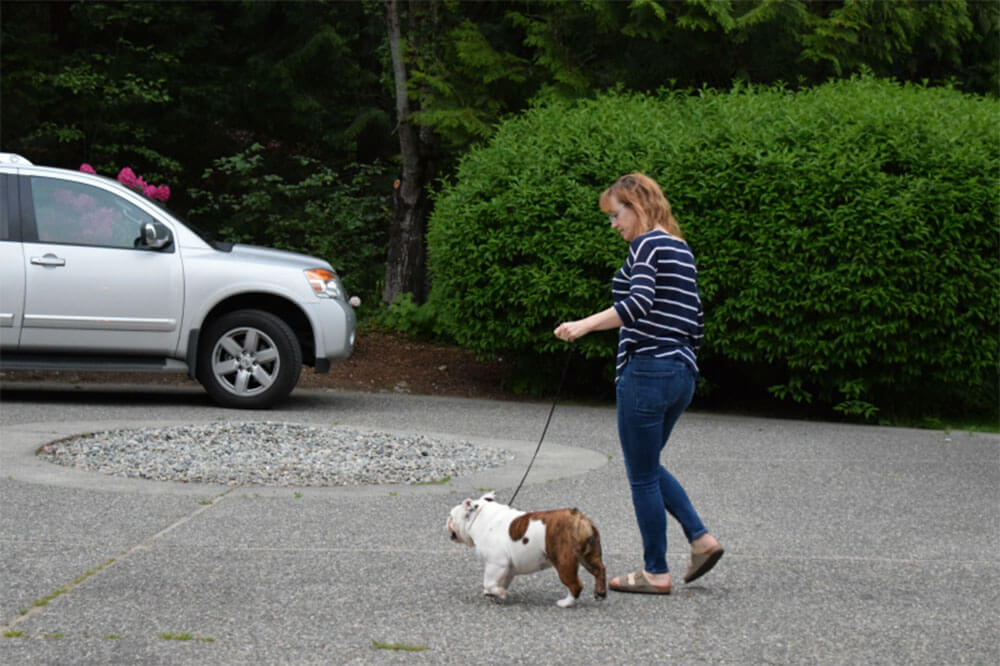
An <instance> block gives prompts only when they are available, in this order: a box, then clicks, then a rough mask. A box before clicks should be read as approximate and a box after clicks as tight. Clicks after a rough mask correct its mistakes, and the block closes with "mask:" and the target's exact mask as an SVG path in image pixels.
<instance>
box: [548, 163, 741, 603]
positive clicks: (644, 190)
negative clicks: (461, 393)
mask: <svg viewBox="0 0 1000 666" xmlns="http://www.w3.org/2000/svg"><path fill="white" fill-rule="evenodd" d="M600 206H601V209H602V210H604V211H605V212H607V213H608V218H609V219H610V220H611V226H612V228H613V229H615V230H617V231H618V232H619V233H620V234H621V235H622V238H624V239H625V240H626V241H627V242H628V243H629V254H628V258H627V259H626V260H625V264H624V265H623V266H622V267H621V268H620V269H619V270H618V272H617V273H616V274H615V276H614V279H613V281H612V283H611V291H612V298H613V301H614V305H612V307H610V308H608V309H606V310H602V311H601V312H597V313H595V314H592V315H591V316H589V317H586V318H585V319H579V320H577V321H569V322H565V323H563V324H560V325H559V327H558V328H556V330H555V335H556V336H557V337H558V338H560V339H562V340H567V341H569V342H572V341H573V340H576V339H577V338H580V337H582V336H584V335H586V334H587V333H590V332H591V331H602V330H607V329H611V328H618V329H619V334H618V357H617V363H616V371H615V383H616V395H617V401H618V436H619V439H620V440H621V446H622V453H623V454H624V457H625V471H626V473H627V475H628V480H629V485H630V486H631V489H632V504H633V506H634V507H635V515H636V519H637V520H638V523H639V532H640V533H641V534H642V546H643V551H644V552H643V557H644V565H643V568H642V569H639V570H637V571H635V572H634V573H631V574H628V575H627V576H619V577H615V578H612V579H611V583H610V587H611V589H613V590H618V591H620V592H640V593H646V594H670V573H669V570H668V568H667V560H666V553H667V518H666V512H669V513H670V515H672V516H673V517H674V518H676V519H677V521H678V522H680V524H681V527H682V528H683V530H684V535H685V536H686V537H687V539H688V541H689V542H690V544H691V562H690V566H689V567H688V570H687V574H686V575H685V576H684V582H685V583H690V582H691V581H693V580H695V579H696V578H699V577H701V576H703V575H704V574H706V573H708V571H709V569H711V568H712V567H713V566H715V563H716V562H718V560H719V558H720V557H722V552H723V550H722V546H720V545H719V542H718V541H716V540H715V538H714V537H713V536H712V535H710V534H709V533H708V530H706V529H705V526H704V525H702V522H701V519H700V518H699V517H698V514H697V513H696V512H695V510H694V507H692V506H691V501H690V500H689V499H688V496H687V493H685V492H684V489H683V488H682V487H681V485H680V484H679V483H678V482H677V480H676V479H675V478H674V477H673V476H672V475H671V474H670V472H668V471H667V470H666V469H664V467H663V466H662V465H661V464H660V453H661V451H662V450H663V447H664V446H665V445H666V443H667V439H668V438H669V437H670V431H671V430H672V429H673V427H674V424H675V423H676V422H677V419H678V418H680V415H681V412H683V411H684V409H685V408H686V407H687V406H688V404H689V403H690V402H691V397H692V395H693V394H694V385H695V381H696V379H697V376H698V365H697V360H696V358H697V357H696V352H697V350H698V346H699V344H700V342H701V339H702V310H701V300H700V298H699V297H698V283H697V271H696V269H695V263H694V256H693V255H692V254H691V250H690V249H689V248H688V246H687V243H685V242H684V240H683V238H682V236H681V231H680V227H679V226H678V224H677V220H675V219H674V216H673V214H672V213H671V210H670V203H669V202H668V201H667V199H666V197H664V196H663V192H662V191H661V190H660V186H659V185H657V184H656V182H655V181H654V180H653V179H651V178H649V177H648V176H644V175H643V174H640V173H633V174H629V175H627V176H622V177H621V178H619V179H618V180H617V181H615V182H614V184H612V185H611V187H609V188H608V189H607V190H605V191H604V193H603V194H601V198H600Z"/></svg>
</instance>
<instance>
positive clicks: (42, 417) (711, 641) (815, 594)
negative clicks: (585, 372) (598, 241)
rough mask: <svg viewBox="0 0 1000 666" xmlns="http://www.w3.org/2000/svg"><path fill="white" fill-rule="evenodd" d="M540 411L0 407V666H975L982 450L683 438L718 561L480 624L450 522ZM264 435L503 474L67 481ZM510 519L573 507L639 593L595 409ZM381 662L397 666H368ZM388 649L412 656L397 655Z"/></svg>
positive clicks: (492, 483)
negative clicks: (403, 442)
mask: <svg viewBox="0 0 1000 666" xmlns="http://www.w3.org/2000/svg"><path fill="white" fill-rule="evenodd" d="M548 409H549V404H546V403H517V402H487V401H476V400H460V399H448V398H433V397H422V396H408V395H395V394H360V393H342V392H318V391H297V392H295V393H294V394H293V396H292V399H291V401H290V402H288V403H287V404H286V405H284V406H283V407H282V408H281V409H278V410H274V411H269V412H263V413H261V412H256V413H255V412H243V411H233V410H226V409H222V408H219V407H216V406H214V405H213V404H211V403H210V402H209V401H208V399H207V398H206V397H205V396H204V394H202V393H201V392H200V391H199V390H197V389H187V388H172V387H149V388H136V387H127V388H126V387H113V386H112V387H108V386H104V387H101V386H89V387H86V388H76V387H72V386H59V385H31V384H15V383H9V384H7V385H3V386H0V556H2V571H0V625H3V626H2V632H3V634H4V636H3V637H0V663H3V664H27V663H49V664H56V663H58V664H243V663H260V664H340V663H397V662H401V663H402V662H405V663H418V664H419V663H433V664H438V663H455V664H514V663H532V664H569V663H587V664H591V663H593V664H611V663H614V664H638V663H667V662H670V663H687V664H984V665H986V664H998V663H1000V629H998V626H1000V577H998V573H1000V566H998V565H1000V437H998V436H996V435H983V434H970V433H965V432H950V433H948V432H942V431H931V430H911V429H904V428H885V427H873V426H857V425H843V424H830V423H818V422H803V421H787V420H774V419H763V418H747V417H740V416H727V415H718V414H705V413H697V412H688V413H687V414H685V416H683V417H682V418H681V421H680V423H679V424H678V426H677V428H676V429H675V432H674V436H673V437H672V439H671V442H670V443H669V444H668V447H667V451H666V453H665V456H664V460H665V462H666V464H667V466H668V467H669V468H670V469H671V470H672V471H673V472H674V473H675V474H676V475H677V476H678V478H679V479H680V480H681V482H682V483H683V484H684V485H685V487H686V488H687V490H688V493H689V495H690V496H691V498H692V500H693V502H694V504H695V507H696V508H697V509H698V511H699V513H700V514H701V515H702V518H703V520H704V521H705V523H706V525H707V526H708V528H709V529H710V530H711V531H712V533H713V534H715V535H716V536H717V537H718V538H719V540H720V541H721V542H722V543H723V545H724V546H725V547H726V555H725V557H723V559H722V561H721V562H720V564H719V565H718V567H716V569H715V570H713V571H712V572H711V573H710V574H709V575H707V576H705V577H704V578H702V579H701V580H699V581H697V582H695V583H694V584H692V585H684V584H683V583H682V582H681V580H680V579H681V577H682V576H683V572H684V569H685V567H686V560H687V552H688V550H687V544H686V543H684V540H683V537H682V535H681V532H680V529H679V527H678V526H677V524H676V523H674V522H671V523H670V526H669V531H668V535H669V552H668V561H669V563H670V566H671V569H672V570H673V572H674V574H675V580H674V592H673V594H672V595H670V596H669V597H650V596H632V595H623V594H619V593H614V592H609V597H608V599H607V600H606V601H604V602H600V603H598V602H596V601H595V600H594V599H593V597H592V596H591V595H590V590H591V588H592V579H591V578H590V577H589V575H588V574H586V573H585V572H584V571H583V570H582V569H581V578H582V579H583V581H584V585H585V590H584V594H583V596H582V597H581V599H582V603H581V604H580V605H579V606H578V607H576V608H574V609H569V610H562V609H559V608H557V607H556V606H555V601H556V600H558V599H560V598H561V597H562V596H563V595H564V588H563V587H562V585H561V584H560V583H559V580H558V578H557V576H556V574H555V573H554V572H553V571H551V570H549V571H544V572H541V573H538V574H535V575H533V576H526V577H518V578H517V579H515V581H514V584H513V586H512V588H511V592H512V598H511V600H510V601H509V602H508V603H506V604H504V605H500V604H496V603H493V602H491V601H489V600H486V599H484V598H483V597H482V593H481V579H482V569H481V565H480V564H479V562H478V561H477V560H476V558H475V556H474V554H473V552H472V551H471V550H470V549H468V548H465V547H463V546H459V545H456V544H454V543H451V542H450V541H449V540H448V538H447V535H446V533H445V530H444V521H445V517H446V515H447V512H448V510H449V509H450V508H451V507H452V506H453V505H454V504H456V503H458V502H459V501H460V500H461V499H463V498H464V497H467V496H478V495H479V494H481V492H482V490H483V489H485V488H493V489H496V490H497V493H498V495H499V499H501V500H505V499H506V498H507V497H509V496H510V493H511V492H512V491H513V488H514V487H515V486H516V484H517V481H518V480H520V477H521V475H522V474H523V471H524V465H526V464H527V460H528V458H529V457H530V454H531V452H532V451H533V450H534V447H535V444H536V443H537V440H538V437H539V435H540V434H541V430H542V427H543V425H544V422H545V417H546V415H547V414H548ZM218 419H228V420H232V421H253V420H281V421H288V422H293V423H305V424H314V425H322V424H338V425H348V426H352V427H356V428H367V429H379V430H395V431H400V432H419V433H427V434H434V435H435V436H439V437H455V438H460V439H470V440H472V441H477V442H484V443H485V442H488V443H490V444H492V445H494V446H504V447H506V448H509V449H511V450H513V451H515V452H516V453H517V454H518V455H517V459H516V460H515V461H514V462H513V463H510V464H509V465H507V466H505V467H504V468H500V469H498V470H495V471H492V472H486V473H481V474H478V475H476V476H475V477H474V478H465V479H461V478H460V479H453V480H452V481H451V482H450V483H447V484H444V485H440V486H375V487H365V488H259V487H237V488H227V487H221V486H200V485H193V484H189V485H185V484H177V483H155V482H148V481H140V480H131V479H115V478H111V477H107V476H104V475H102V474H99V473H89V472H81V471H76V470H70V469H65V468H61V467H57V466H55V465H51V464H49V463H45V462H41V461H39V460H37V459H35V457H34V455H33V452H34V450H35V449H36V448H37V447H38V446H40V445H42V444H44V443H46V442H49V441H52V440H55V439H58V438H60V437H64V436H67V435H70V434H78V433H81V432H89V431H93V430H98V429H108V428H117V427H133V426H138V425H147V424H169V423H177V422H187V423H201V422H211V421H215V420H218ZM515 504H516V505H517V506H518V508H522V509H525V510H535V509H546V508H557V507H562V506H576V507H579V508H580V509H581V510H583V511H584V512H586V513H587V514H588V515H590V516H591V518H592V519H593V520H594V522H595V523H596V524H597V525H598V527H599V528H600V530H601V536H602V541H603V547H604V560H605V564H606V565H607V567H608V570H609V576H610V575H617V574H621V573H626V572H628V571H631V570H633V569H635V568H636V567H637V566H639V565H641V558H640V552H641V551H640V543H639V535H638V530H637V528H636V527H635V521H634V517H633V515H632V508H631V502H630V500H629V493H628V488H627V483H626V481H625V475H624V471H623V469H622V461H621V454H620V452H619V450H618V444H617V436H616V428H615V415H614V410H613V408H611V407H581V406H571V405H560V406H558V407H557V409H556V411H555V416H554V418H553V421H552V425H551V426H550V428H549V432H548V435H547V437H546V442H545V443H544V444H543V445H542V454H541V457H540V459H539V462H538V463H536V467H535V468H534V469H533V471H532V473H531V475H530V476H529V477H528V480H527V483H526V485H525V487H524V488H523V489H522V490H521V492H520V494H519V496H518V498H517V501H516V502H515ZM391 648H396V649H391ZM403 648H409V649H403Z"/></svg>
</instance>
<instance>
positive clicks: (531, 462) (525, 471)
mask: <svg viewBox="0 0 1000 666" xmlns="http://www.w3.org/2000/svg"><path fill="white" fill-rule="evenodd" d="M571 344H572V343H571ZM572 356H573V347H572V346H571V347H570V348H569V351H568V352H566V365H564V366H563V371H562V379H560V380H559V388H557V389H556V397H554V398H553V399H552V408H551V409H550V410H549V418H547V419H545V427H544V428H543V429H542V436H541V437H539V438H538V446H536V447H535V453H534V454H533V455H532V456H531V461H530V462H529V463H528V469H526V470H524V476H522V477H521V482H520V483H519V484H517V488H515V489H514V494H513V495H511V496H510V500H509V501H508V502H507V505H508V506H513V505H514V498H515V497H517V493H518V492H520V491H521V486H523V485H524V480H525V479H527V478H528V472H530V471H531V466H532V465H534V464H535V458H536V457H538V451H539V450H540V449H541V448H542V442H543V441H545V433H547V432H548V431H549V423H551V422H552V413H553V412H555V411H556V403H557V402H559V394H560V393H562V390H563V384H565V383H566V372H567V371H568V370H569V360H570V358H571V357H572Z"/></svg>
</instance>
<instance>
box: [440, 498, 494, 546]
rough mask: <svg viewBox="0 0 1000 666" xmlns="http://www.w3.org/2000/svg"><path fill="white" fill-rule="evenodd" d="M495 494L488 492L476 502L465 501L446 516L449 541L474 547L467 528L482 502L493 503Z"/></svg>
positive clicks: (476, 514)
mask: <svg viewBox="0 0 1000 666" xmlns="http://www.w3.org/2000/svg"><path fill="white" fill-rule="evenodd" d="M495 501H496V493H493V492H488V493H486V494H485V495H483V496H482V497H480V498H479V499H477V500H473V499H465V500H464V501H463V502H462V503H461V504H459V505H458V506H456V507H455V508H454V509H452V510H451V513H449V514H448V522H447V523H446V524H445V529H447V530H448V532H449V534H450V536H451V540H452V541H454V542H455V543H464V544H465V545H467V546H475V545H476V544H475V542H473V540H472V536H471V535H470V534H469V527H470V526H471V525H472V523H473V521H474V520H475V519H476V516H478V515H479V510H480V508H481V506H482V504H483V502H495Z"/></svg>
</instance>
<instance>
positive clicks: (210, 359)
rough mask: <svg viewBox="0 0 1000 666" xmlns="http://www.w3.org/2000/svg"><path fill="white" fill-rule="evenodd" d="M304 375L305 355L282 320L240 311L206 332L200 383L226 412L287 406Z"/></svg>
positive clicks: (200, 354) (200, 359)
mask: <svg viewBox="0 0 1000 666" xmlns="http://www.w3.org/2000/svg"><path fill="white" fill-rule="evenodd" d="M301 371H302V349H301V348H300V346H299V341H298V338H296V337H295V333H294V332H293V331H292V329H291V328H290V327H289V326H288V324H286V323H285V322H284V320H282V319H281V318H279V317H277V316H275V315H273V314H271V313H270V312H264V311H263V310H237V311H235V312H230V313H228V314H225V315H222V316H221V317H219V318H218V319H216V320H214V321H212V322H211V323H210V324H208V326H206V327H205V329H203V331H202V335H201V341H200V343H199V349H198V369H197V375H198V381H199V382H201V385H202V386H204V387H205V390H206V391H207V392H208V394H209V395H210V396H211V397H212V399H213V400H215V401H216V402H218V403H219V404H221V405H224V406H226V407H237V408H242V409H263V408H267V407H270V406H272V405H274V404H275V403H277V402H279V401H281V400H284V399H285V398H287V397H288V394H289V393H291V392H292V389H293V388H295V384H296V383H297V382H298V380H299V374H300V373H301Z"/></svg>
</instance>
